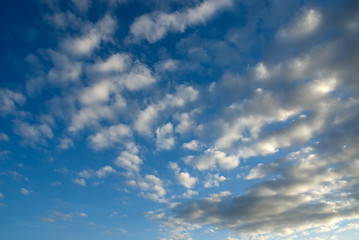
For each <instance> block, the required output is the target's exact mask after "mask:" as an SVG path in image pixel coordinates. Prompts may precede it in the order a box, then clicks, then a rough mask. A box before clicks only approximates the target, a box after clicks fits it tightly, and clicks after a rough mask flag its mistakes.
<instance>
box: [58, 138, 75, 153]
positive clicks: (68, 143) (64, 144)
mask: <svg viewBox="0 0 359 240" xmlns="http://www.w3.org/2000/svg"><path fill="white" fill-rule="evenodd" d="M74 146H75V145H74V142H73V141H72V140H71V139H70V138H67V137H65V138H62V139H61V140H60V144H59V145H58V146H57V147H58V148H60V149H61V150H66V149H69V148H73V147H74Z"/></svg>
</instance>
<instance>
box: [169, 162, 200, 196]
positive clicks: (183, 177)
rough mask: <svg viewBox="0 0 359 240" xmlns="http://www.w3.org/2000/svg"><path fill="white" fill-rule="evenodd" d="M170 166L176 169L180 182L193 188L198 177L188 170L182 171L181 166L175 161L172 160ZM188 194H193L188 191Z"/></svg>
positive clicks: (177, 178)
mask: <svg viewBox="0 0 359 240" xmlns="http://www.w3.org/2000/svg"><path fill="white" fill-rule="evenodd" d="M169 167H170V168H171V169H172V170H174V172H175V174H176V180H177V182H178V183H179V184H181V185H183V186H184V187H186V188H193V187H194V186H195V185H196V183H197V181H198V178H196V177H192V176H191V175H190V174H189V173H188V172H181V168H180V167H179V166H178V164H177V163H175V162H170V164H169ZM188 194H193V193H190V192H188Z"/></svg>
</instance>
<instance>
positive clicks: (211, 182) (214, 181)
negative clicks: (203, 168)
mask: <svg viewBox="0 0 359 240" xmlns="http://www.w3.org/2000/svg"><path fill="white" fill-rule="evenodd" d="M226 180H227V179H226V177H224V176H220V175H219V174H218V173H216V174H211V173H209V174H208V175H207V177H206V180H205V182H204V187H205V188H211V187H219V184H220V183H221V182H224V181H226Z"/></svg>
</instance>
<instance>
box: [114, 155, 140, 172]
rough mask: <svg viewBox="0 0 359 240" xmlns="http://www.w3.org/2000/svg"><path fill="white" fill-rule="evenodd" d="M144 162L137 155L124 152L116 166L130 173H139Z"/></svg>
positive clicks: (118, 158)
mask: <svg viewBox="0 0 359 240" xmlns="http://www.w3.org/2000/svg"><path fill="white" fill-rule="evenodd" d="M142 163H143V161H142V160H141V159H140V158H139V157H138V156H137V155H135V154H133V153H130V152H128V151H123V152H122V153H121V154H120V156H118V157H117V159H116V160H115V164H116V165H117V166H119V167H122V168H124V169H126V170H128V171H134V172H138V171H139V170H140V167H141V165H142Z"/></svg>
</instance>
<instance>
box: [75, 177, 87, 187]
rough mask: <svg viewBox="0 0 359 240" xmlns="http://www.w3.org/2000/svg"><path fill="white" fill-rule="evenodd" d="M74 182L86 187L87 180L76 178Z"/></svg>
mask: <svg viewBox="0 0 359 240" xmlns="http://www.w3.org/2000/svg"><path fill="white" fill-rule="evenodd" d="M72 181H73V182H74V183H76V184H77V185H80V186H82V187H86V181H85V179H83V178H76V179H74V180H72Z"/></svg>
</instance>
